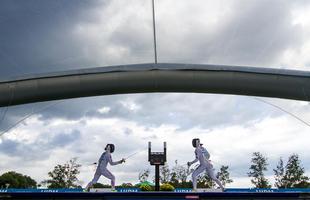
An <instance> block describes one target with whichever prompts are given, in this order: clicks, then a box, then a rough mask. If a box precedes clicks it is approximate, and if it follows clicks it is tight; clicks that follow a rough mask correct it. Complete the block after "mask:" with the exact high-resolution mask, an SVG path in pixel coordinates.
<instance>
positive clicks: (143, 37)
mask: <svg viewBox="0 0 310 200" xmlns="http://www.w3.org/2000/svg"><path fill="white" fill-rule="evenodd" d="M155 3H156V5H155V6H156V8H155V9H156V25H157V41H158V43H157V46H158V60H159V62H166V63H194V64H226V65H246V66H256V67H273V68H286V69H298V70H310V57H309V52H310V37H309V35H310V14H309V13H310V2H309V1H305V0H299V1H298V0H296V1H291V0H281V1H280V0H273V1H270V0H248V1H242V0H239V1H238V0H217V1H211V0H195V1H187V0H156V1H155ZM151 11H152V8H151V0H148V1H146V0H132V1H125V0H106V1H99V0H89V1H85V0H83V1H81V0H75V1H73V0H72V1H69V0H66V1H65V0H54V1H48V0H28V1H23V0H1V1H0V80H1V79H4V78H8V77H17V76H21V75H25V74H38V73H44V72H54V71H63V70H69V69H81V68H91V67H100V66H102V67H104V66H111V65H119V64H134V63H150V62H153V61H154V60H153V43H152V42H153V38H152V37H153V35H152V18H151V17H152V12H151ZM261 100H264V101H267V102H270V103H273V104H275V105H277V106H280V107H282V108H284V109H285V110H287V111H289V112H291V113H293V114H295V115H297V116H298V117H300V118H301V119H303V120H305V121H307V122H310V112H309V111H310V106H309V103H308V102H304V101H293V100H284V99H276V98H261V97H259V98H258V99H257V98H255V97H248V96H235V95H220V94H192V93H187V94H182V93H152V94H130V95H113V96H99V97H89V98H78V99H70V100H62V101H57V102H56V103H55V102H44V103H35V104H27V105H20V106H13V107H7V108H0V131H1V132H2V131H5V130H6V129H7V128H9V127H11V126H12V125H14V124H15V123H16V122H17V121H19V120H20V119H22V118H23V117H25V116H27V115H28V114H29V113H31V112H33V111H40V110H41V111H40V112H38V113H37V114H35V115H32V116H31V117H29V118H28V119H27V120H25V121H24V122H23V123H21V124H19V125H18V126H17V127H15V128H14V129H11V130H10V131H9V132H8V133H6V134H4V135H3V136H1V137H0V174H2V173H4V172H7V171H11V170H14V171H17V172H20V173H24V174H27V175H30V176H31V177H33V178H35V179H36V180H37V181H38V182H40V181H42V180H44V179H46V178H47V172H48V171H50V170H52V169H53V167H54V166H55V165H56V164H63V163H65V162H66V161H68V160H69V159H70V158H73V157H78V161H79V162H80V163H81V164H82V165H83V166H82V168H81V174H80V176H79V178H80V180H81V184H82V185H84V186H85V185H86V183H87V182H88V181H89V180H90V179H91V178H92V174H93V172H94V167H93V166H89V164H90V163H92V162H94V161H96V160H97V159H98V157H99V156H100V154H101V153H102V151H103V149H104V146H105V144H106V143H110V142H112V143H114V144H115V145H116V152H115V153H114V154H113V158H114V159H116V160H117V159H120V158H122V157H126V156H128V155H130V154H132V153H135V152H139V153H138V154H137V155H135V156H134V157H132V158H130V159H128V160H127V162H126V164H124V165H121V166H116V167H110V169H111V171H112V172H113V173H114V174H115V175H116V177H117V184H120V183H122V182H133V183H136V182H137V181H138V179H137V177H138V174H139V172H140V171H142V170H143V169H148V168H149V169H152V167H150V166H149V164H148V162H147V142H148V141H152V142H153V145H154V148H155V150H161V149H162V142H163V141H167V143H168V164H169V165H170V166H173V165H174V161H175V160H178V162H179V163H180V164H184V163H186V162H187V161H189V160H192V159H193V158H194V154H193V151H194V149H193V148H192V147H191V139H192V138H193V137H199V138H201V140H202V141H203V143H204V145H205V146H206V148H207V149H208V150H209V152H210V153H211V159H212V161H213V163H214V165H215V167H216V169H217V170H218V169H219V167H220V166H221V165H228V166H229V168H230V173H231V176H232V178H233V180H234V182H233V183H232V184H230V185H229V187H250V186H251V183H250V179H249V178H248V177H247V176H246V173H247V172H248V168H249V165H250V159H251V154H252V153H253V152H254V151H260V152H261V153H263V155H265V156H266V157H268V161H269V170H268V172H267V176H268V177H269V178H270V181H273V179H272V176H273V172H272V169H273V168H275V166H276V164H277V162H278V160H279V158H280V157H283V158H284V160H285V161H286V160H287V157H288V156H289V155H291V154H292V153H297V154H299V156H300V158H301V160H302V164H303V166H304V167H305V169H306V173H307V175H308V176H310V155H309V154H308V153H307V152H309V151H310V146H309V144H308V143H309V142H308V141H309V138H310V136H309V127H308V126H306V125H305V124H303V123H301V122H300V121H298V120H296V119H295V118H293V117H292V116H290V115H288V114H286V113H285V112H282V111H280V110H279V109H276V108H275V107H272V106H270V105H268V104H266V103H264V102H262V101H261ZM42 108H47V109H42ZM100 182H102V183H108V181H107V180H106V179H103V178H101V179H100Z"/></svg>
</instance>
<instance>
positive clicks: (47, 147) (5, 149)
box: [0, 130, 81, 161]
mask: <svg viewBox="0 0 310 200" xmlns="http://www.w3.org/2000/svg"><path fill="white" fill-rule="evenodd" d="M42 135H46V136H45V137H40V138H38V139H37V140H34V141H33V142H30V143H27V142H24V141H15V140H12V139H7V138H3V139H2V143H0V151H1V153H3V154H6V155H9V156H14V157H18V158H20V159H22V160H26V161H27V160H28V161H29V160H43V159H48V157H49V155H50V153H51V152H52V151H53V150H55V149H57V148H63V147H68V146H69V145H70V144H72V143H74V142H75V141H77V140H79V139H80V136H81V133H80V132H79V131H78V130H72V131H71V132H69V133H55V134H53V136H50V135H48V134H44V133H42Z"/></svg>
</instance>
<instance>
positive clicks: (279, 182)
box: [273, 158, 285, 188]
mask: <svg viewBox="0 0 310 200" xmlns="http://www.w3.org/2000/svg"><path fill="white" fill-rule="evenodd" d="M273 172H274V175H275V184H274V186H275V187H277V188H285V181H284V174H285V169H284V164H283V160H282V158H280V160H279V162H278V165H277V167H276V169H273Z"/></svg>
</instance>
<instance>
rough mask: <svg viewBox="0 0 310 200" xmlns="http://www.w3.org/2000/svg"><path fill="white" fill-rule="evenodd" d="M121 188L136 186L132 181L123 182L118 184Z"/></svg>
mask: <svg viewBox="0 0 310 200" xmlns="http://www.w3.org/2000/svg"><path fill="white" fill-rule="evenodd" d="M118 187H121V188H135V186H134V185H132V184H131V183H123V184H122V185H120V186H118Z"/></svg>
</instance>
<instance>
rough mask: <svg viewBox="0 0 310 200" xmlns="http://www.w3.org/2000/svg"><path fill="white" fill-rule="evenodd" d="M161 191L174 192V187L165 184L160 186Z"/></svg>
mask: <svg viewBox="0 0 310 200" xmlns="http://www.w3.org/2000/svg"><path fill="white" fill-rule="evenodd" d="M160 191H174V187H173V186H172V185H171V184H169V183H164V184H162V185H161V186H160Z"/></svg>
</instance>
